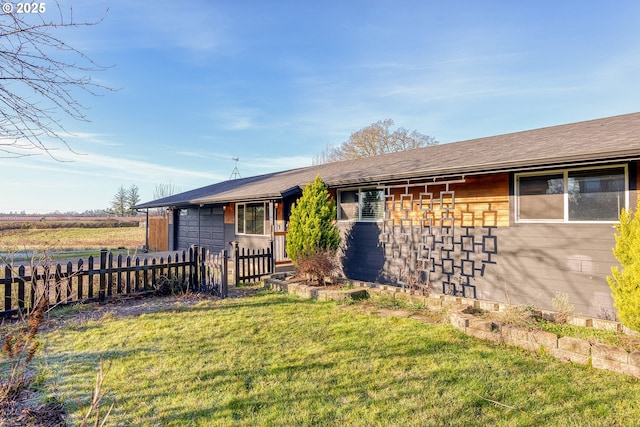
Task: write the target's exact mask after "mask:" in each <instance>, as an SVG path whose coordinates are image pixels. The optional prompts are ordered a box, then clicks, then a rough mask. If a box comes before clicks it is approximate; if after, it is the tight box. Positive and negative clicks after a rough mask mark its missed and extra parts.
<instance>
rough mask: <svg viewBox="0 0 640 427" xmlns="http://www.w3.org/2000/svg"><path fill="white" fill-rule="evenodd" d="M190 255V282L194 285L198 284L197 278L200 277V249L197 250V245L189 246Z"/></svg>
mask: <svg viewBox="0 0 640 427" xmlns="http://www.w3.org/2000/svg"><path fill="white" fill-rule="evenodd" d="M189 249H190V250H189V252H190V256H191V263H192V264H191V283H192V284H193V286H194V287H195V286H196V285H197V284H198V279H199V278H200V271H199V269H200V260H199V259H198V257H199V256H200V251H199V250H198V245H192V246H191V248H189Z"/></svg>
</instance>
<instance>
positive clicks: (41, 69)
mask: <svg viewBox="0 0 640 427" xmlns="http://www.w3.org/2000/svg"><path fill="white" fill-rule="evenodd" d="M6 4H9V5H10V4H11V3H6ZM39 5H41V6H40V7H43V8H42V9H40V10H39V13H23V14H21V13H17V10H14V11H13V13H3V14H2V15H1V16H2V20H0V156H1V157H23V156H30V155H35V154H42V153H46V154H48V155H49V156H51V157H52V158H54V159H55V158H56V157H55V155H54V153H53V152H52V151H53V150H55V149H56V148H57V146H58V145H60V144H62V146H63V148H65V147H66V148H67V149H69V150H71V147H70V146H69V145H68V144H67V142H66V140H65V136H66V135H68V134H69V133H68V132H67V130H66V129H65V127H64V125H63V124H62V121H61V119H62V117H64V116H69V117H71V118H73V119H76V120H80V121H88V120H87V117H86V115H85V109H86V108H85V106H84V105H82V104H81V103H80V102H79V101H78V100H77V98H76V96H75V91H76V90H77V89H80V90H82V91H85V92H88V93H90V94H93V95H97V94H98V92H100V91H101V90H102V89H107V90H109V88H107V87H105V86H102V85H100V84H98V83H95V82H94V81H93V80H92V79H91V77H90V74H91V73H92V72H95V71H100V70H104V69H105V67H101V66H99V65H97V64H96V63H95V62H94V61H93V60H91V59H90V58H89V57H87V56H86V55H85V54H84V53H82V52H81V51H79V50H78V49H76V48H74V47H72V46H70V45H68V44H67V43H65V42H64V41H63V40H62V38H61V36H60V35H59V34H60V33H61V31H62V30H64V29H69V28H77V27H84V26H90V25H96V24H98V23H99V22H101V21H102V20H103V18H104V16H103V17H102V18H100V19H99V20H98V21H95V22H81V23H80V22H76V21H74V20H73V11H72V9H69V10H68V11H63V9H62V8H61V6H60V5H59V4H58V3H53V2H48V3H40V4H39ZM71 151H73V150H71Z"/></svg>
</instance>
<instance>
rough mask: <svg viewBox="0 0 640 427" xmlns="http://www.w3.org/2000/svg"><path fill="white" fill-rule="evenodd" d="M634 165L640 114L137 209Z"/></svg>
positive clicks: (268, 177) (225, 188) (250, 182)
mask: <svg viewBox="0 0 640 427" xmlns="http://www.w3.org/2000/svg"><path fill="white" fill-rule="evenodd" d="M632 158H640V113H632V114H625V115H621V116H614V117H608V118H603V119H597V120H589V121H585V122H578V123H570V124H566V125H560V126H552V127H546V128H541V129H534V130H528V131H523V132H516V133H510V134H505V135H498V136H491V137H486V138H479V139H472V140H467V141H462V142H455V143H449V144H441V145H435V146H432V147H426V148H419V149H416V150H409V151H403V152H399V153H391V154H385V155H381V156H373V157H366V158H362V159H355V160H347V161H343V162H335V163H328V164H323V165H317V166H310V167H306V168H300V169H292V170H286V171H282V172H275V173H270V174H265V175H259V176H254V177H248V178H240V179H235V180H229V181H223V182H219V183H217V184H213V185H209V186H206V187H202V188H198V189H195V190H191V191H187V192H184V193H180V194H176V195H174V196H170V197H165V198H163V199H158V200H154V201H151V202H147V203H143V204H140V205H138V206H137V207H138V208H148V207H158V206H181V205H188V204H209V203H224V202H232V201H245V200H246V201H249V200H258V199H269V198H279V197H281V195H282V193H283V192H286V191H287V190H290V189H292V188H294V187H296V186H299V187H304V186H305V185H306V184H307V183H308V182H310V181H312V180H313V179H314V178H315V177H316V176H317V175H320V176H321V177H322V179H323V180H324V181H325V183H326V184H327V185H329V186H334V187H340V186H349V185H354V186H355V185H361V184H376V183H380V182H389V181H394V180H403V179H410V178H432V177H438V176H451V175H469V174H480V173H492V172H499V171H513V170H524V169H528V168H534V167H535V168H542V167H553V166H560V165H568V164H584V163H590V162H608V161H616V160H624V159H632Z"/></svg>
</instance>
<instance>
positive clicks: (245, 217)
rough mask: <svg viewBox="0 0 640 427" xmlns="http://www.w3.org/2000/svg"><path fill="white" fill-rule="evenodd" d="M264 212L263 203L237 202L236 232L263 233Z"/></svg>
mask: <svg viewBox="0 0 640 427" xmlns="http://www.w3.org/2000/svg"><path fill="white" fill-rule="evenodd" d="M265 212H266V210H265V205H264V203H246V204H238V206H237V218H236V219H237V220H236V224H238V234H264V230H265V227H264V223H265V220H266V219H267V217H266V215H265Z"/></svg>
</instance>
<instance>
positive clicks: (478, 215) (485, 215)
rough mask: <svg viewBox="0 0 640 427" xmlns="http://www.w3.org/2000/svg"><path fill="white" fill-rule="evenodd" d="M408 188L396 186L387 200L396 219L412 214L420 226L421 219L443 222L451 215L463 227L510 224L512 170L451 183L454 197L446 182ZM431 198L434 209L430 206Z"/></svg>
mask: <svg viewBox="0 0 640 427" xmlns="http://www.w3.org/2000/svg"><path fill="white" fill-rule="evenodd" d="M406 190H408V192H406V193H405V189H401V188H394V189H392V191H391V194H392V195H393V196H394V199H393V201H391V200H387V206H386V208H387V209H388V210H390V211H392V214H391V217H392V218H393V219H394V220H395V221H396V222H399V221H400V220H402V219H405V218H409V219H411V220H412V221H413V223H414V225H416V226H417V225H419V221H420V220H421V219H430V220H431V221H432V223H433V225H441V222H442V219H443V218H446V217H447V216H449V217H453V218H454V221H455V225H459V226H462V227H480V226H482V227H508V226H509V212H510V206H509V175H508V174H499V175H491V176H486V177H470V178H466V179H465V182H464V183H463V184H451V185H450V187H449V191H450V192H453V198H452V196H451V194H448V193H447V192H446V187H445V186H444V185H432V186H429V187H428V188H427V192H425V189H424V187H409V188H407V189H406ZM426 193H430V194H431V195H430V196H429V195H427V194H426ZM408 195H411V197H410V196H408ZM441 198H442V199H441ZM429 199H431V203H432V204H433V209H432V210H431V209H429V210H427V207H428V206H429ZM421 204H422V205H423V206H422V207H423V209H421ZM447 210H448V215H447Z"/></svg>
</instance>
